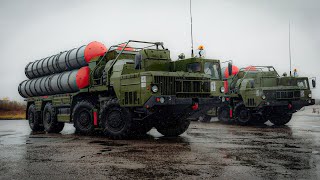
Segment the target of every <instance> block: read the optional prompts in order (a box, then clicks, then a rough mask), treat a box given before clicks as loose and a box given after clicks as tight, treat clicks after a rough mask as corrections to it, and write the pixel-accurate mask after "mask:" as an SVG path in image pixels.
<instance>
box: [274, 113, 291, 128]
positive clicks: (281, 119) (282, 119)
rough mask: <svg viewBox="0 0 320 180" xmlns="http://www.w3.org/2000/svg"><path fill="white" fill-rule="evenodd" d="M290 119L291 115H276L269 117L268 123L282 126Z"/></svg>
mask: <svg viewBox="0 0 320 180" xmlns="http://www.w3.org/2000/svg"><path fill="white" fill-rule="evenodd" d="M291 118H292V114H278V115H276V116H272V117H270V119H269V120H270V121H271V122H272V123H273V124H274V125H276V126H282V125H285V124H287V123H288V122H289V121H290V120H291Z"/></svg>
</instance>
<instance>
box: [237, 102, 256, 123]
mask: <svg viewBox="0 0 320 180" xmlns="http://www.w3.org/2000/svg"><path fill="white" fill-rule="evenodd" d="M235 115H236V120H237V123H238V124H240V125H242V126H244V125H248V124H250V122H251V121H252V114H251V112H250V110H249V109H248V108H246V106H245V105H244V104H243V102H241V103H239V104H237V105H236V107H235Z"/></svg>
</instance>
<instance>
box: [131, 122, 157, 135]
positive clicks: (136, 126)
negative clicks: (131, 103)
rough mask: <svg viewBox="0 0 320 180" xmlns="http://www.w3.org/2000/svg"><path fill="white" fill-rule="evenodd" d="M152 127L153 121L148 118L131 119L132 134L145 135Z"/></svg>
mask: <svg viewBox="0 0 320 180" xmlns="http://www.w3.org/2000/svg"><path fill="white" fill-rule="evenodd" d="M152 128H153V123H152V122H151V120H150V119H144V120H136V121H133V133H132V135H133V136H141V135H145V134H146V133H147V132H149V131H150V130H151V129H152Z"/></svg>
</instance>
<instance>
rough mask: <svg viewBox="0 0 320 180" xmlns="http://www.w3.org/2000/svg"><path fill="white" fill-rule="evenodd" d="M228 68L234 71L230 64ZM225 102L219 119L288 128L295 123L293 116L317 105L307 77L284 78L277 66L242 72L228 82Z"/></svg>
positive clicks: (242, 70) (243, 69)
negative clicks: (292, 121)
mask: <svg viewBox="0 0 320 180" xmlns="http://www.w3.org/2000/svg"><path fill="white" fill-rule="evenodd" d="M228 69H230V70H229V72H232V70H231V69H232V67H231V66H230V65H229V67H228ZM230 75H231V73H230ZM222 101H224V105H223V106H222V107H220V108H219V110H218V119H219V120H220V121H223V122H237V123H239V124H241V125H247V124H249V123H254V124H261V123H265V122H266V121H268V120H270V121H271V122H272V123H273V124H274V125H284V124H286V123H288V122H289V121H290V120H291V117H292V113H294V112H296V111H297V110H299V109H301V108H302V107H303V106H308V105H313V104H314V99H312V95H311V90H310V87H309V81H308V78H307V77H280V76H279V75H278V73H277V71H276V70H275V69H274V67H273V66H249V67H247V68H242V69H240V70H239V71H238V72H237V73H236V74H235V75H234V76H230V78H228V79H227V81H225V96H224V97H223V98H222Z"/></svg>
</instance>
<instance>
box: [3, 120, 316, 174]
mask: <svg viewBox="0 0 320 180" xmlns="http://www.w3.org/2000/svg"><path fill="white" fill-rule="evenodd" d="M319 127H320V118H317V117H306V116H295V117H294V118H293V120H292V121H291V122H290V123H289V124H288V126H283V127H275V126H272V125H271V124H268V123H267V124H266V125H263V126H250V127H243V126H237V125H226V124H221V123H219V122H211V123H199V122H192V124H191V126H190V128H189V130H188V131H187V133H185V134H183V135H182V136H181V137H177V138H165V137H162V136H161V135H160V134H159V133H158V132H157V131H156V130H155V129H152V130H151V131H150V132H149V133H148V135H146V136H144V137H141V138H139V139H131V140H110V139H107V138H106V137H104V136H102V135H101V134H99V133H97V134H96V135H93V136H81V135H77V134H75V133H74V132H75V130H74V128H73V126H72V125H70V124H68V125H66V126H65V129H64V130H63V131H62V133H61V134H45V133H32V132H31V131H30V129H29V127H28V123H27V121H0V150H1V153H0V172H1V175H0V178H2V179H12V178H15V179H34V178H37V179H43V178H48V177H49V179H56V178H59V179H86V178H95V179H102V178H104V179H105V178H120V179H129V178H137V177H139V178H141V179H153V178H164V179H168V178H170V179H171V178H175V179H185V178H188V179H190V178H191V179H192V178H203V179H207V178H219V179H275V178H276V179H279V178H280V179H283V178H288V179H319V176H320V171H319V170H320V169H319V165H320V159H319V157H320V141H319V140H320V129H319Z"/></svg>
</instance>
